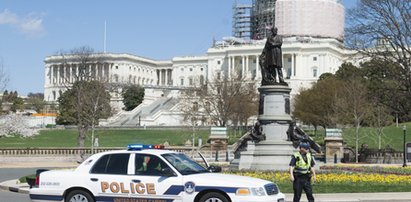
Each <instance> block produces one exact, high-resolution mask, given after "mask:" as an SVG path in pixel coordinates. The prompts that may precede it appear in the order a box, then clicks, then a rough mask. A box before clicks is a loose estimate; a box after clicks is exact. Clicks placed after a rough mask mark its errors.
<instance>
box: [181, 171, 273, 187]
mask: <svg viewBox="0 0 411 202" xmlns="http://www.w3.org/2000/svg"><path fill="white" fill-rule="evenodd" d="M183 180H184V183H185V182H193V183H194V184H196V185H199V186H201V185H207V186H210V185H212V186H223V187H263V186H264V185H266V184H269V183H272V182H270V181H267V180H262V179H258V178H252V177H245V176H239V175H231V174H221V173H199V174H193V175H186V176H184V178H183Z"/></svg>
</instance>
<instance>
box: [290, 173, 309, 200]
mask: <svg viewBox="0 0 411 202" xmlns="http://www.w3.org/2000/svg"><path fill="white" fill-rule="evenodd" d="M293 188H294V200H293V202H300V199H301V194H302V191H303V190H304V192H305V194H306V195H307V199H308V202H314V196H313V190H312V189H311V176H309V175H294V183H293Z"/></svg>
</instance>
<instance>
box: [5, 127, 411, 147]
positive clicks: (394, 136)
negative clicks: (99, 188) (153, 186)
mask: <svg viewBox="0 0 411 202" xmlns="http://www.w3.org/2000/svg"><path fill="white" fill-rule="evenodd" d="M407 128H409V129H410V130H411V123H407ZM306 132H307V133H308V134H310V135H312V137H313V138H314V140H315V141H316V142H318V143H319V144H321V145H323V144H324V137H325V130H323V129H319V130H318V131H317V132H316V134H315V135H313V134H314V131H306ZM243 133H244V130H243V131H241V130H228V135H229V144H233V143H235V142H236V141H237V140H238V138H240V137H241V136H242V134H243ZM77 134H78V133H77V130H76V129H60V130H59V129H51V130H42V131H41V132H40V135H37V136H35V137H32V138H21V137H18V136H15V137H7V138H0V147H20V148H27V147H76V142H77V140H76V139H77ZM192 134H193V132H192V130H191V129H188V128H187V129H168V130H159V129H147V130H143V129H99V130H97V131H96V136H98V137H99V143H100V147H124V146H125V145H128V144H130V143H144V144H162V143H164V142H166V141H167V142H168V143H169V144H170V145H172V146H182V145H184V143H185V141H187V140H190V141H192ZM209 134H210V130H209V129H202V130H196V131H195V136H196V138H195V139H196V141H197V139H198V138H199V137H200V138H201V139H202V141H203V144H205V143H206V141H207V139H208V137H209ZM407 136H410V132H408V134H407ZM381 137H382V138H381V149H383V148H385V147H386V146H387V145H390V147H391V148H393V149H395V150H396V151H403V130H402V126H400V127H396V126H395V125H392V126H388V127H385V128H384V129H383V134H382V135H381ZM343 138H344V142H345V143H347V145H348V146H349V147H351V148H355V129H354V128H346V129H343ZM407 139H408V140H409V141H410V142H411V137H407ZM90 142H91V133H90V132H89V134H88V136H87V139H86V146H90ZM363 143H366V144H368V147H369V148H374V149H378V133H377V130H376V129H375V128H369V127H363V128H361V129H360V138H359V146H361V144H363Z"/></svg>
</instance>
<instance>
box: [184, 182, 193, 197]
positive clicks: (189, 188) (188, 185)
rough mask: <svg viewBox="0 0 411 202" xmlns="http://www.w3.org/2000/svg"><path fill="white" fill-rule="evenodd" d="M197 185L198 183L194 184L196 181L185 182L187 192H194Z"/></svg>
mask: <svg viewBox="0 0 411 202" xmlns="http://www.w3.org/2000/svg"><path fill="white" fill-rule="evenodd" d="M195 187H196V185H195V184H194V182H186V183H185V184H184V191H185V192H186V193H187V194H192V193H194V191H195Z"/></svg>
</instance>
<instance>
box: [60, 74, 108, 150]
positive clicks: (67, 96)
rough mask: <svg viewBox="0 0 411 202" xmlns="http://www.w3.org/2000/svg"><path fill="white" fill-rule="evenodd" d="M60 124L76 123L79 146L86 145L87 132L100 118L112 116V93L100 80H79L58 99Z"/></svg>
mask: <svg viewBox="0 0 411 202" xmlns="http://www.w3.org/2000/svg"><path fill="white" fill-rule="evenodd" d="M58 102H59V112H60V113H59V114H58V116H57V120H56V122H57V123H58V124H76V125H77V127H78V130H79V135H78V138H77V146H79V147H84V141H85V138H86V133H87V131H88V129H89V128H90V127H92V128H93V129H94V126H95V125H97V124H98V120H99V119H102V118H108V117H109V116H110V112H111V107H110V95H109V93H108V92H107V91H106V89H105V87H104V85H103V84H102V83H101V82H99V81H77V82H75V83H74V84H73V86H72V88H71V89H68V90H67V91H65V92H64V93H63V94H62V95H61V96H60V97H59V99H58Z"/></svg>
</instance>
